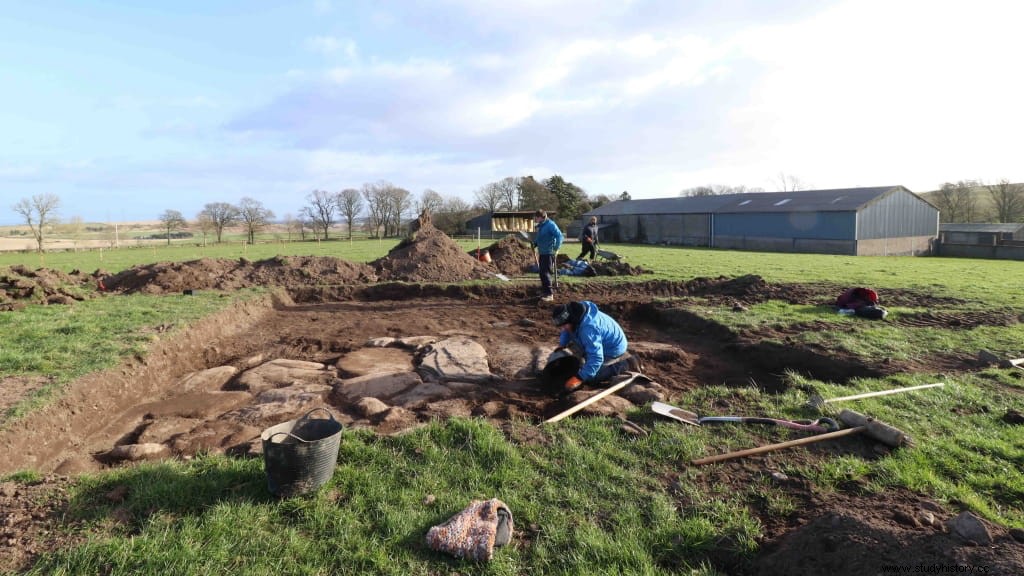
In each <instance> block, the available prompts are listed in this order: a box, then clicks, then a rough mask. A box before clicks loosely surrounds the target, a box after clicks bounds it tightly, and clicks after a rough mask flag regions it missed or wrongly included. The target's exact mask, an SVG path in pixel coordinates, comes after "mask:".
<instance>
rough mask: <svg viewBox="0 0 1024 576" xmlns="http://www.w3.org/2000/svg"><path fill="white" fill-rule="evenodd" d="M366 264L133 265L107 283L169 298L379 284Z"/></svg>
mask: <svg viewBox="0 0 1024 576" xmlns="http://www.w3.org/2000/svg"><path fill="white" fill-rule="evenodd" d="M376 279H377V276H376V274H375V273H374V272H373V269H372V268H370V267H369V266H367V265H365V264H358V263H354V262H349V261H347V260H343V259H341V258H333V257H329V256H278V257H275V258H269V259H267V260H260V261H257V262H252V261H250V260H246V259H244V258H241V259H238V260H229V259H226V258H201V259H199V260H192V261H189V262H158V263H155V264H145V265H141V266H134V267H132V268H129V269H127V270H124V271H122V272H119V273H117V274H114V275H112V276H107V277H105V278H103V279H102V282H103V287H102V289H104V290H107V291H112V292H143V293H147V294H164V293H172V292H181V291H184V290H237V289H239V288H246V287H250V286H314V285H337V284H352V283H366V282H374V281H376Z"/></svg>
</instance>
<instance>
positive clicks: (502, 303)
mask: <svg viewBox="0 0 1024 576" xmlns="http://www.w3.org/2000/svg"><path fill="white" fill-rule="evenodd" d="M509 242H512V244H510V243H509ZM522 248H524V247H523V246H522V244H521V243H519V242H518V241H516V240H514V239H508V240H506V241H502V242H499V243H497V244H495V245H492V246H491V247H488V250H490V251H491V256H492V259H493V260H494V261H493V262H492V263H491V264H485V263H483V262H480V261H479V260H477V259H476V258H474V257H473V256H471V255H469V254H467V253H466V252H465V251H463V250H462V249H460V248H459V247H458V245H457V244H455V243H454V242H452V241H451V240H450V239H448V238H447V237H446V236H444V235H443V234H441V233H440V232H438V231H436V230H435V229H433V227H432V226H431V225H430V223H429V219H428V218H422V217H421V220H420V222H419V226H418V230H417V231H416V234H415V236H414V237H413V238H412V239H410V240H407V241H406V242H404V243H403V244H401V245H399V246H398V247H396V248H395V249H394V250H392V251H391V252H390V253H389V254H388V256H386V257H385V258H382V259H380V260H378V261H376V262H374V263H372V264H371V265H360V264H352V263H350V262H346V261H344V260H340V259H336V258H313V257H304V258H295V257H293V258H276V259H271V260H266V261H261V262H249V261H245V260H239V261H233V260H212V259H205V260H198V261H194V262H188V263H179V264H154V265H150V266H142V267H136V268H132V269H130V270H127V271H124V272H122V273H120V274H116V275H109V274H106V275H98V276H96V277H88V278H80V279H79V281H80V282H83V283H85V282H90V283H92V282H97V281H98V280H99V279H102V281H103V284H104V288H105V292H106V295H105V296H104V297H117V296H116V295H115V294H116V293H120V292H136V291H142V292H149V293H177V292H180V291H183V290H195V289H224V290H231V289H237V288H240V287H244V286H252V285H257V284H259V285H278V286H284V287H285V288H286V290H282V291H279V292H276V293H275V295H274V297H273V298H271V297H268V298H266V299H265V300H263V301H256V302H250V303H248V304H245V305H240V306H238V307H237V308H235V309H233V310H229V311H226V312H224V313H221V314H218V315H216V316H214V317H211V318H208V319H205V320H204V321H202V322H199V323H198V324H197V325H195V326H193V327H191V328H190V329H189V330H187V331H183V332H180V333H179V332H174V331H173V330H171V331H169V332H168V333H167V334H165V335H163V336H161V339H160V340H158V341H157V342H156V343H155V344H154V345H153V346H152V348H151V350H150V352H149V354H148V355H147V356H146V357H145V358H142V359H135V360H131V361H129V362H127V363H126V364H124V365H123V366H122V367H120V368H118V369H116V370H110V371H106V372H103V373H98V374H93V375H90V376H88V377H86V378H83V379H81V380H79V381H77V382H75V383H74V384H73V385H72V386H71V387H70V389H69V390H68V392H67V393H66V394H65V395H64V396H63V398H62V399H61V400H60V401H59V402H56V403H54V404H52V405H51V406H48V407H46V408H45V409H42V410H40V411H39V412H37V413H34V414H32V415H30V416H29V417H26V418H24V419H22V420H19V421H17V422H14V423H8V425H7V429H6V430H5V431H4V434H3V436H2V437H0V474H3V473H10V472H13V471H17V470H23V469H34V470H37V471H39V472H42V473H47V474H48V473H56V474H58V476H49V477H47V479H46V480H44V481H42V482H37V483H32V484H29V485H22V484H14V483H5V484H0V508H2V509H3V510H5V512H4V514H6V516H0V570H4V569H21V568H23V567H25V566H27V565H28V564H29V563H30V562H31V560H32V558H33V557H34V556H35V555H37V554H38V553H40V552H42V551H45V550H47V549H53V548H56V547H59V546H64V545H67V544H69V543H71V541H70V540H65V541H61V540H60V539H54V540H47V539H46V537H44V536H43V535H44V534H47V532H46V531H47V530H48V527H52V526H54V525H55V523H56V522H59V521H60V520H59V518H60V516H61V510H62V508H61V507H62V506H63V505H64V504H63V503H62V500H61V498H60V497H58V498H57V499H56V501H54V502H53V503H42V502H44V500H43V499H40V498H39V496H40V495H42V494H44V493H47V492H49V491H52V490H56V491H57V494H58V496H59V494H60V491H61V490H63V486H64V484H65V482H66V481H65V480H63V479H61V478H62V476H66V475H73V474H76V473H80V472H83V471H92V470H98V469H102V468H106V467H110V466H119V465H123V463H124V462H126V461H127V462H131V461H137V460H143V459H151V458H168V457H177V458H190V457H192V456H193V455H194V454H196V453H198V452H222V453H227V454H231V455H237V456H238V457H253V456H258V455H259V453H260V451H261V450H262V443H261V442H260V439H259V435H260V432H261V431H262V430H263V429H265V428H267V427H269V426H271V425H273V424H277V423H280V422H283V421H285V420H288V419H291V418H295V417H298V416H301V415H303V414H305V413H307V412H309V411H310V410H312V409H314V408H318V407H324V408H327V409H328V410H329V411H330V412H331V413H332V414H333V415H334V416H335V417H336V418H337V419H338V420H339V421H341V422H342V424H343V425H345V426H346V427H361V428H372V429H374V430H376V431H377V432H378V433H380V434H392V433H399V432H403V431H405V430H408V429H410V428H412V427H415V426H419V425H422V424H423V423H425V422H428V421H430V420H431V419H435V418H445V417H449V416H453V415H459V416H476V417H481V418H485V419H487V420H490V421H492V422H494V423H495V425H498V426H502V429H506V428H505V427H504V426H503V424H504V423H506V422H507V421H509V420H511V419H513V418H525V419H527V420H530V421H533V422H538V423H539V422H540V421H542V420H543V419H545V418H547V417H550V416H552V415H554V414H557V413H559V412H561V411H563V410H565V409H566V408H568V407H569V406H571V405H573V404H575V403H577V402H579V401H580V400H582V399H583V398H585V397H587V396H589V395H592V394H594V393H596V390H593V389H591V390H584V391H581V392H576V393H575V394H574V395H572V396H570V397H568V398H565V399H557V398H554V397H552V396H551V395H550V394H548V392H547V391H546V389H545V387H544V383H543V382H542V381H541V379H540V368H541V367H542V364H543V359H544V358H546V355H547V352H548V351H550V349H551V348H552V347H553V345H554V343H555V337H556V334H555V331H554V329H553V328H552V327H551V326H550V322H549V311H550V306H549V305H539V304H538V302H537V300H536V289H537V282H536V281H535V278H533V277H530V278H529V280H528V281H527V280H524V281H521V282H491V283H481V284H474V285H464V286H463V285H450V284H449V283H454V282H459V281H463V280H467V279H487V278H493V277H494V273H495V272H496V271H501V273H507V274H510V275H511V274H519V272H520V271H517V270H516V268H517V267H518V266H521V265H522V264H523V263H524V262H525V263H526V265H529V264H532V258H533V257H532V252H530V251H529V248H528V247H527V248H526V251H525V252H524V251H523V250H522ZM527 254H529V256H527ZM527 258H528V260H527ZM499 261H500V262H502V263H501V264H499ZM507 262H511V264H508V266H510V268H503V267H502V266H504V265H506V264H505V263H507ZM24 273H25V271H18V274H24ZM382 279H386V280H387V279H389V280H401V281H402V282H400V283H399V282H377V281H378V280H382ZM73 280H74V277H73V276H72V283H74V281H73ZM405 282H418V283H411V284H410V283H405ZM841 289H842V287H840V286H832V285H824V284H822V285H803V284H801V285H792V284H791V285H775V284H769V283H767V282H765V281H764V280H763V279H762V278H760V277H758V276H743V277H740V278H698V279H695V280H692V281H689V282H669V281H660V280H658V281H639V282H630V283H626V284H621V283H620V284H615V285H610V284H607V283H602V282H594V283H587V282H574V283H566V284H563V285H562V286H561V287H560V290H559V293H558V297H557V299H558V300H559V301H566V300H569V299H584V298H585V299H589V300H592V301H594V302H596V303H597V304H598V305H599V306H600V308H601V309H602V310H605V311H607V312H609V313H610V314H612V315H613V316H614V317H615V318H617V319H618V320H619V321H620V323H621V324H622V325H623V328H624V329H625V331H626V333H627V334H628V335H629V338H630V349H631V351H633V353H634V354H635V355H636V356H637V357H638V358H639V359H640V360H641V362H642V364H643V367H644V368H643V371H644V374H645V375H646V376H648V377H649V379H650V381H637V382H636V383H635V384H634V385H633V386H631V387H629V388H626V389H624V390H623V391H622V392H621V393H619V394H615V395H613V396H611V397H609V398H608V399H605V400H602V401H601V402H598V403H595V404H594V405H593V406H592V408H591V409H588V410H587V411H585V413H584V415H580V416H575V417H585V414H586V413H602V414H608V415H613V416H617V417H620V418H624V417H625V414H626V411H628V410H631V409H633V408H634V407H636V406H642V405H644V404H646V403H648V402H650V401H652V400H666V401H672V400H674V399H675V398H678V397H679V396H680V395H681V394H682V393H683V392H685V391H687V390H690V389H693V388H696V387H701V386H706V385H712V384H714V385H721V384H724V385H726V386H736V387H749V386H752V385H753V386H757V387H759V388H762V389H764V390H766V391H769V392H772V391H780V390H784V389H785V387H786V385H787V382H786V380H785V379H784V378H783V376H782V375H783V374H784V373H785V372H786V371H796V372H799V373H803V374H806V375H807V376H810V377H812V378H816V379H821V380H826V381H831V382H834V383H838V384H842V383H845V382H847V381H849V380H850V379H852V378H858V377H865V376H884V375H887V374H895V373H900V372H904V371H907V370H912V369H914V368H915V367H914V366H910V365H907V364H901V363H900V362H897V361H889V362H877V363H865V362H864V361H863V360H861V359H859V358H857V357H853V356H849V355H844V354H843V353H841V352H837V351H834V350H830V351H825V350H819V349H816V348H814V347H809V346H806V345H803V344H801V343H800V342H799V341H798V340H796V339H795V338H793V336H795V332H794V330H798V331H800V330H815V329H822V328H824V327H826V326H827V325H828V323H821V324H816V323H809V324H807V325H806V326H801V327H796V328H794V327H779V328H763V329H759V330H757V331H756V332H737V331H734V330H732V329H730V328H728V327H726V326H724V325H722V324H718V323H716V322H713V321H710V320H708V319H706V318H704V317H702V316H700V315H698V314H696V313H694V312H692V311H690V310H689V307H690V306H691V305H692V304H693V302H692V300H691V299H690V298H692V297H698V298H700V299H701V305H704V303H705V302H706V301H709V300H710V301H711V302H715V303H719V304H725V305H728V306H732V309H733V310H734V311H735V313H737V314H742V313H743V312H744V310H745V309H746V307H748V306H750V305H752V304H755V303H758V302H764V301H767V300H770V299H780V300H784V301H787V302H790V303H794V304H802V305H808V306H826V307H827V306H830V305H831V304H832V303H833V302H834V299H835V296H836V295H837V294H838V293H839V292H841ZM880 292H881V293H882V294H883V296H884V298H885V302H884V303H885V304H887V305H899V304H897V303H901V302H908V303H909V302H919V301H921V299H927V298H928V296H927V295H922V294H916V293H914V292H911V291H885V290H881V291H880ZM667 296H673V297H677V298H678V299H676V300H672V301H665V300H663V298H664V297H667ZM931 302H932V304H933V305H936V306H938V305H940V304H941V303H940V302H935V301H934V299H933V301H931ZM907 305H910V304H907ZM1018 321H1020V319H1019V318H1018V317H1016V316H1015V315H1013V314H998V313H991V314H978V315H970V316H958V315H955V314H938V313H926V314H920V315H916V316H910V315H907V316H903V317H901V322H906V323H907V325H911V326H930V325H942V326H954V327H960V328H964V329H970V328H971V327H973V326H980V325H998V326H1005V325H1009V324H1013V323H1015V322H1018ZM864 322H870V321H868V320H865V321H864ZM929 322H932V324H929ZM444 346H448V347H447V348H445V347H444ZM476 349H479V350H480V351H481V352H482V353H483V354H484V356H483V358H484V360H483V363H482V364H480V363H479V362H477V363H476V364H474V361H475V360H474V359H472V358H468V357H457V358H454V359H452V358H448V357H447V356H446V354H447V353H448V352H450V351H452V350H476ZM942 361H943V362H944V364H943V365H944V366H945V367H946V368H948V369H949V370H952V371H956V370H973V369H975V368H977V366H978V364H977V361H976V360H975V359H974V358H973V357H966V356H965V357H955V356H951V357H949V358H944V359H943V360H942ZM15 384H17V386H16V385H15ZM33 384H36V383H33V382H31V381H18V382H15V381H13V380H8V381H4V382H2V383H0V407H2V406H4V405H10V404H11V403H13V402H15V401H16V400H17V399H18V398H19V397H20V396H21V395H23V394H24V393H26V392H27V391H28V390H30V389H31V387H32V385H33ZM38 384H40V385H41V384H42V383H38ZM692 408H693V409H696V410H699V409H701V408H704V409H714V410H716V411H719V410H742V409H743V406H741V405H730V400H729V399H721V401H720V402H719V403H716V405H715V406H713V407H692ZM634 418H636V417H635V416H634ZM654 419H655V416H654V415H644V416H642V417H640V418H639V423H640V424H641V425H648V426H649V425H651V424H653V422H654ZM528 436H529V435H526V436H524V435H523V434H521V433H520V434H517V435H515V436H514V437H512V438H511V440H512V441H515V442H531V441H535V440H534V439H531V438H530V437H528ZM765 440H766V442H767V441H773V439H771V438H769V437H767V436H766V438H765ZM839 454H851V455H855V456H857V457H861V458H866V459H871V458H878V457H882V456H880V454H879V451H878V450H877V448H876V447H875V446H874V445H872V444H871V443H870V442H869V441H867V440H865V439H863V438H859V437H847V438H843V439H841V440H838V441H835V442H829V443H820V444H813V445H810V446H809V447H808V448H807V449H806V450H797V451H789V452H786V453H785V455H780V454H778V453H777V454H768V455H763V456H759V457H755V458H749V459H744V460H742V461H734V462H730V463H727V464H724V465H721V466H714V467H708V468H707V469H706V470H704V471H703V474H701V475H699V476H698V477H697V478H698V480H697V481H698V482H705V483H707V487H708V489H709V490H710V489H711V488H712V487H717V488H718V489H721V486H729V487H731V489H734V490H737V491H743V490H747V489H748V488H749V487H750V486H754V485H756V484H757V483H759V482H764V481H765V478H766V476H767V475H769V474H770V471H771V470H773V469H775V466H774V462H775V461H777V460H779V459H781V458H787V459H805V460H807V461H809V462H814V461H816V460H817V459H822V458H830V457H834V456H835V455H839ZM680 481H681V480H680V478H679V477H674V478H667V479H666V484H667V487H668V489H669V490H672V491H674V492H676V491H675V490H674V488H673V486H674V483H677V482H680ZM686 481H692V479H691V480H686ZM769 481H772V482H779V483H781V485H783V486H784V487H785V489H786V492H787V494H788V495H789V496H790V498H792V499H793V500H794V501H795V502H796V504H797V505H796V507H795V510H796V511H795V512H793V513H791V514H789V515H788V516H780V515H778V514H775V513H773V512H772V510H770V509H769V508H768V507H767V505H766V506H765V508H764V509H753V510H751V512H752V514H754V515H755V516H757V517H758V518H759V519H760V520H761V522H762V524H763V525H764V526H765V539H764V541H763V542H762V549H761V552H760V553H759V554H758V556H757V557H756V558H755V560H754V561H753V562H752V563H740V562H738V561H737V560H736V558H737V555H736V554H735V553H734V550H735V549H736V547H735V546H734V544H735V543H730V542H728V541H723V542H719V543H716V545H715V546H714V549H713V551H711V552H709V554H708V561H710V562H712V563H713V564H714V565H716V566H718V567H719V568H721V569H722V570H724V571H727V572H728V573H736V574H778V573H786V572H793V573H804V572H820V571H823V570H828V571H829V572H831V573H835V574H863V573H875V572H877V571H878V570H879V569H880V566H882V565H883V564H902V565H907V564H916V563H918V562H921V563H924V564H931V563H935V562H946V563H960V564H964V565H968V564H970V565H987V566H990V567H991V568H990V571H989V573H1000V570H1003V572H1002V573H1014V572H1017V573H1019V572H1020V571H1021V570H1022V569H1024V551H1022V548H1021V545H1020V544H1019V543H1017V542H1016V541H1014V540H1013V539H1012V538H1011V536H1010V535H1009V533H1008V532H1007V531H1006V530H1005V529H1003V528H1001V527H998V526H992V525H988V530H989V532H990V534H991V535H992V537H993V543H991V544H988V545H976V544H978V543H977V542H973V543H972V542H967V541H965V540H964V539H963V538H958V537H956V536H954V535H953V534H952V533H951V531H950V529H949V528H948V527H947V525H946V523H945V522H946V521H948V520H950V519H951V518H952V517H954V516H956V514H957V513H958V512H959V510H951V509H945V508H943V507H941V506H938V505H937V504H935V503H933V502H930V501H928V500H927V499H926V498H924V497H922V496H919V495H915V494H911V493H907V492H901V491H890V492H885V493H881V494H867V493H865V492H864V491H863V489H862V487H860V486H856V485H853V486H849V487H846V488H844V489H843V490H840V491H839V492H830V493H820V492H819V491H817V490H816V489H815V487H814V486H812V485H810V484H809V483H808V482H807V481H806V480H803V479H799V478H784V477H782V478H777V477H770V480H769ZM678 493H680V494H681V492H678ZM679 498H680V506H681V508H682V509H685V507H686V505H687V502H686V501H685V500H684V499H683V498H682V497H681V496H680V497H679ZM928 518H931V520H932V521H928ZM908 549H911V550H912V551H911V552H907V550H908Z"/></svg>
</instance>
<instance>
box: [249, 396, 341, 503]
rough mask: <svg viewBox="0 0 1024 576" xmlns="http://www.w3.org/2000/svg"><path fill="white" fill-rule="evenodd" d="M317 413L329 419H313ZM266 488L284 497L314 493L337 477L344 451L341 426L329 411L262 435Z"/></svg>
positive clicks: (289, 422)
mask: <svg viewBox="0 0 1024 576" xmlns="http://www.w3.org/2000/svg"><path fill="white" fill-rule="evenodd" d="M317 410H323V411H324V412H327V416H328V418H310V417H309V415H310V414H312V413H314V412H316V411H317ZM260 439H261V440H263V463H264V466H265V468H266V471H267V488H269V489H270V492H271V493H272V494H275V495H277V496H281V497H289V496H297V495H300V494H306V493H309V492H314V491H316V490H317V489H318V488H320V487H321V486H323V485H324V484H325V483H326V482H327V481H328V480H330V479H331V476H332V475H333V474H334V467H335V466H337V465H338V449H339V448H340V447H341V423H340V422H338V421H337V420H335V419H334V415H333V414H331V413H330V411H328V410H327V409H326V408H314V409H313V410H310V411H309V412H307V413H306V415H305V416H303V417H301V418H297V419H295V420H289V421H288V422H285V423H283V424H278V425H276V426H271V427H270V428H267V429H266V430H264V431H263V434H261V435H260Z"/></svg>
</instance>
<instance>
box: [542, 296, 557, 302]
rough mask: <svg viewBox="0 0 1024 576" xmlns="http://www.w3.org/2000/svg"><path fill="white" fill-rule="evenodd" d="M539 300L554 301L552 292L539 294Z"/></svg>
mask: <svg viewBox="0 0 1024 576" xmlns="http://www.w3.org/2000/svg"><path fill="white" fill-rule="evenodd" d="M540 301H541V302H554V301H555V297H554V295H552V294H548V295H547V296H541V297H540Z"/></svg>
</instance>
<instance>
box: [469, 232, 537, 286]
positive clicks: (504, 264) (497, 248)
mask: <svg viewBox="0 0 1024 576" xmlns="http://www.w3.org/2000/svg"><path fill="white" fill-rule="evenodd" d="M485 250H487V251H488V253H489V254H490V255H491V264H492V265H494V267H495V268H497V269H498V272H501V273H502V274H507V275H509V276H515V275H518V274H522V273H524V272H526V271H527V270H528V269H529V267H530V266H533V265H534V263H535V262H536V260H534V255H533V249H532V248H531V247H530V245H529V244H526V243H524V242H522V241H520V240H517V239H516V238H515V237H514V236H511V235H510V236H506V237H504V238H502V239H501V240H499V241H497V242H495V243H494V244H491V245H490V246H488V247H487V248H485ZM472 255H474V256H475V255H476V250H473V252H472Z"/></svg>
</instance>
